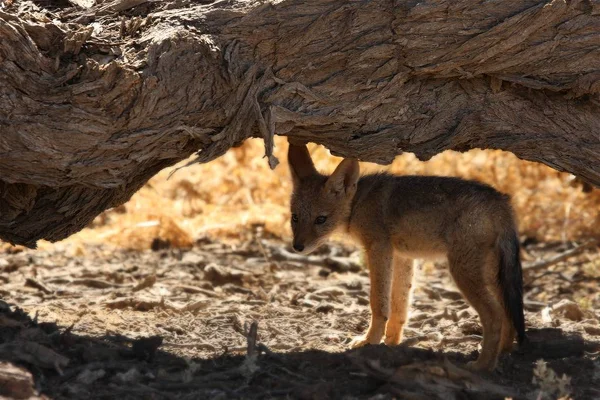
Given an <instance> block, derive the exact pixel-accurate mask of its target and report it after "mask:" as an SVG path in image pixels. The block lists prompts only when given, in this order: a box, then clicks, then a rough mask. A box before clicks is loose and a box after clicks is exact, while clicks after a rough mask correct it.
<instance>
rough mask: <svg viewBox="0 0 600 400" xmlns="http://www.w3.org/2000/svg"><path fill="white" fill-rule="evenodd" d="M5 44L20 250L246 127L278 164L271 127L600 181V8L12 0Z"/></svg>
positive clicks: (533, 2) (345, 146)
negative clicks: (449, 152)
mask: <svg viewBox="0 0 600 400" xmlns="http://www.w3.org/2000/svg"><path fill="white" fill-rule="evenodd" d="M5 1H6V0H5ZM73 4H76V5H77V6H73ZM86 7H87V8H86ZM59 21H62V22H59ZM0 38H1V40H0V131H1V136H0V238H1V239H3V240H7V241H10V242H13V243H20V244H25V245H28V246H34V245H35V243H36V241H37V240H39V239H48V240H52V241H55V240H60V239H62V238H65V237H67V236H68V235H70V234H72V233H74V232H76V231H78V230H79V229H81V228H83V227H84V226H85V225H86V224H88V223H89V222H90V221H91V220H92V219H93V218H94V217H95V216H96V215H97V214H98V213H100V212H101V211H103V210H104V209H106V208H109V207H113V206H116V205H118V204H121V203H123V202H124V201H126V200H127V199H128V198H129V197H130V196H131V195H132V194H133V193H134V192H135V191H136V190H137V189H138V188H139V187H140V186H141V185H143V184H144V183H145V182H146V181H147V180H148V179H149V178H150V177H151V176H152V175H153V174H155V173H156V172H158V171H159V170H160V169H162V168H164V167H166V166H168V165H172V164H174V163H176V162H178V161H180V160H182V159H184V158H186V157H188V156H189V155H191V154H192V153H193V152H195V151H198V152H199V154H198V160H199V161H200V162H208V161H210V160H212V159H214V158H216V157H218V156H220V155H222V154H223V153H224V152H225V151H227V149H229V148H230V147H232V146H233V145H235V144H237V143H240V142H242V141H243V140H245V139H246V138H248V137H250V136H262V137H263V138H265V148H266V153H267V155H268V156H269V162H270V163H271V165H272V166H274V165H276V162H277V161H276V159H275V158H274V157H273V156H272V154H271V153H272V137H273V134H281V135H287V136H290V137H293V138H297V139H300V140H307V141H312V142H317V143H320V144H323V145H325V146H327V147H328V148H330V149H331V150H332V152H333V153H335V154H339V155H343V156H349V157H357V158H359V159H361V160H365V161H373V162H378V163H389V162H391V161H392V159H393V158H394V157H395V156H396V155H397V154H399V153H401V152H403V151H409V152H414V153H415V154H417V156H418V157H419V158H421V159H428V158H430V157H431V156H433V155H435V154H437V153H439V152H441V151H443V150H446V149H454V150H460V151H463V150H468V149H471V148H476V147H479V148H499V149H504V150H508V151H511V152H513V153H515V154H516V155H517V156H519V157H521V158H524V159H528V160H533V161H539V162H543V163H545V164H547V165H550V166H551V167H553V168H555V169H557V170H561V171H569V172H571V173H573V174H575V175H578V176H580V177H581V178H583V179H584V180H587V181H589V182H591V183H593V184H596V185H599V184H600V128H599V127H600V97H599V93H600V68H599V67H598V66H599V65H600V6H599V5H598V4H597V3H596V2H589V1H562V0H553V1H539V0H518V1H511V2H480V1H476V0H452V1H450V0H432V1H422V2H415V1H402V0H397V1H389V0H385V1H384V0H371V1H363V2H348V1H345V0H308V1H306V0H303V1H300V0H283V1H279V2H276V1H274V2H269V1H259V2H254V1H243V0H233V1H229V0H228V1H215V2H203V3H197V2H194V1H192V0H179V1H176V2H169V1H167V2H146V1H144V0H108V1H104V2H98V1H96V2H95V1H93V0H89V1H84V0H77V1H75V0H72V1H71V3H66V2H65V3H64V4H63V7H62V8H55V9H52V10H47V9H40V8H38V7H37V6H35V5H34V4H33V3H29V2H18V3H15V4H14V5H11V6H7V7H5V9H4V11H0Z"/></svg>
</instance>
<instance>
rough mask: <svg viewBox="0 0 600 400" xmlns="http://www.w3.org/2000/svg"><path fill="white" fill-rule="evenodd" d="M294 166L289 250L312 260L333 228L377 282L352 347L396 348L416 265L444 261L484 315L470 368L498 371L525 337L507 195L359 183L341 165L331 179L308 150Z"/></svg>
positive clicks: (301, 150)
mask: <svg viewBox="0 0 600 400" xmlns="http://www.w3.org/2000/svg"><path fill="white" fill-rule="evenodd" d="M288 160H289V165H290V170H291V174H292V178H293V185H294V190H293V194H292V199H291V211H292V231H293V233H294V243H293V247H294V249H295V250H296V251H298V252H300V253H309V252H311V251H313V250H314V249H316V248H317V247H318V246H320V245H321V244H323V243H324V242H325V241H326V239H327V237H328V236H329V235H330V234H331V233H333V232H334V231H336V230H338V231H343V232H347V233H349V234H350V236H351V237H352V238H354V239H355V240H357V241H358V242H359V243H360V244H361V245H362V246H363V247H364V250H365V253H366V260H367V264H368V267H369V274H370V280H371V292H370V302H371V323H370V326H369V330H368V331H367V333H366V335H364V336H361V337H358V338H356V339H354V341H353V342H352V344H351V346H352V347H360V346H363V345H365V344H369V343H370V344H378V343H380V342H381V339H382V338H383V337H384V335H385V339H384V341H385V344H387V345H397V344H399V343H400V341H401V340H402V331H403V327H404V324H405V322H406V320H407V313H408V306H409V299H410V292H411V290H410V289H411V286H412V278H413V259H415V258H434V259H438V258H440V257H447V259H448V263H449V266H450V273H451V274H452V277H453V278H454V281H455V282H456V285H457V286H458V288H459V289H460V291H461V292H462V294H463V296H464V297H465V298H466V300H467V301H468V302H469V303H470V304H471V305H472V306H473V308H474V309H475V310H476V311H477V313H478V314H479V318H480V320H481V324H482V326H483V346H482V351H481V353H480V354H479V358H478V359H477V361H475V362H473V363H470V364H471V367H473V368H474V369H482V370H492V369H494V368H495V366H496V362H497V359H498V355H499V353H500V352H501V351H509V350H510V349H511V348H512V345H513V340H514V337H515V331H516V335H517V337H518V342H519V344H521V343H522V342H523V341H524V340H525V321H524V317H523V288H522V286H523V283H522V271H521V262H520V258H519V240H518V238H517V232H516V228H515V222H514V217H513V211H512V208H511V206H510V202H509V198H508V196H506V195H504V194H502V193H499V192H498V191H496V190H495V189H493V188H492V187H490V186H487V185H484V184H482V183H478V182H474V181H466V180H462V179H458V178H447V177H435V176H393V175H388V174H375V175H366V176H362V177H360V176H359V164H358V162H357V161H356V160H352V159H345V160H343V161H342V162H341V163H340V164H339V165H338V167H337V168H336V170H335V171H334V172H333V174H332V175H331V176H324V175H321V174H320V173H319V172H317V170H316V169H315V167H314V165H313V162H312V159H311V157H310V154H309V152H308V149H307V148H306V146H296V145H290V147H289V152H288Z"/></svg>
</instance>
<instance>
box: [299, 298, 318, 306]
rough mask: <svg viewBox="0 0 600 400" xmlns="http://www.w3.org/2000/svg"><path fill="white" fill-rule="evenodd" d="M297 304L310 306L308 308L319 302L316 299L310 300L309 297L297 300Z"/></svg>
mask: <svg viewBox="0 0 600 400" xmlns="http://www.w3.org/2000/svg"><path fill="white" fill-rule="evenodd" d="M299 304H300V305H301V306H303V307H310V308H313V307H316V306H318V305H319V303H317V302H316V301H312V300H309V299H302V300H301V301H299Z"/></svg>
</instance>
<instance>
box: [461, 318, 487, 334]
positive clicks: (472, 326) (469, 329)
mask: <svg viewBox="0 0 600 400" xmlns="http://www.w3.org/2000/svg"><path fill="white" fill-rule="evenodd" d="M458 327H459V329H460V331H461V332H462V333H463V334H465V335H481V334H482V332H483V330H482V329H481V325H479V323H478V322H477V321H474V320H467V321H462V322H460V323H459V324H458Z"/></svg>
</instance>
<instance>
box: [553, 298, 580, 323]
mask: <svg viewBox="0 0 600 400" xmlns="http://www.w3.org/2000/svg"><path fill="white" fill-rule="evenodd" d="M552 311H553V312H555V313H560V314H562V315H563V316H564V317H565V318H567V319H570V320H571V321H581V320H582V319H583V318H584V314H583V311H581V308H579V306H578V305H577V303H575V302H574V301H571V300H568V299H564V300H561V301H559V302H558V303H556V304H555V305H554V306H552Z"/></svg>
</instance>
